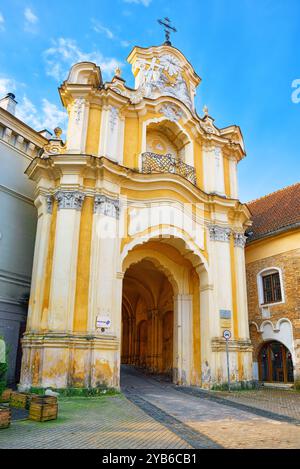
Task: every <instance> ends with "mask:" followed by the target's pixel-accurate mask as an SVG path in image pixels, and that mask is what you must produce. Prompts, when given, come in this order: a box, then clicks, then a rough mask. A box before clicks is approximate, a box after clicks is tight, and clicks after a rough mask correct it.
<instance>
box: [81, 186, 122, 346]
mask: <svg viewBox="0 0 300 469" xmlns="http://www.w3.org/2000/svg"><path fill="white" fill-rule="evenodd" d="M118 229H119V202H118V200H117V199H111V198H109V197H106V196H104V195H98V196H96V197H95V205H94V217H93V233H92V250H91V259H92V262H91V280H90V292H89V319H88V330H89V331H90V332H95V328H96V317H97V316H98V315H100V316H101V315H105V316H109V317H110V319H111V328H110V329H109V330H108V331H107V332H108V333H109V334H112V335H115V336H117V337H118V338H120V337H121V309H122V308H121V305H122V276H121V277H120V276H118V275H117V260H118V255H119V249H120V239H119V234H118Z"/></svg>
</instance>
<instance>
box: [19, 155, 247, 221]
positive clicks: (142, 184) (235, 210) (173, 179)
mask: <svg viewBox="0 0 300 469" xmlns="http://www.w3.org/2000/svg"><path fill="white" fill-rule="evenodd" d="M26 174H27V175H28V176H29V178H30V179H32V180H34V181H36V182H38V183H39V181H40V180H41V179H42V180H43V187H44V189H43V191H44V192H45V180H48V181H49V187H51V185H52V186H53V182H54V181H55V180H57V179H59V178H60V177H61V176H62V175H63V174H73V175H74V174H77V175H78V176H80V179H81V180H82V179H83V178H84V177H88V178H92V179H94V180H97V179H99V178H100V179H102V180H104V179H106V180H110V181H111V182H112V183H113V184H116V186H119V187H121V188H122V191H126V190H132V191H140V192H141V194H143V193H145V194H146V193H149V192H151V191H155V190H160V191H163V190H171V191H174V192H176V193H178V194H179V195H180V196H181V197H183V198H184V199H185V200H186V203H194V204H197V203H199V204H201V203H203V204H205V205H209V206H210V210H211V211H215V210H216V209H217V208H218V207H222V210H223V211H227V212H228V213H231V212H232V214H236V216H237V217H238V219H239V220H240V223H242V224H243V223H245V222H246V221H247V220H248V219H249V213H248V210H247V207H246V206H245V205H243V204H241V203H240V202H239V201H238V200H236V199H229V198H226V197H222V196H219V195H217V194H206V193H205V192H203V191H202V190H201V189H200V188H199V187H197V186H194V185H193V184H192V183H190V182H188V181H187V180H186V179H184V178H182V177H181V176H179V175H176V174H169V173H157V174H156V173H155V174H144V173H141V172H139V171H138V170H134V169H130V168H126V167H125V166H121V165H119V164H117V163H115V162H113V161H111V160H109V159H108V158H106V157H96V156H91V155H78V154H75V155H73V154H59V155H52V156H51V157H49V158H47V159H42V158H35V159H34V160H33V161H32V162H31V164H30V165H29V167H28V168H27V170H26ZM59 188H60V189H61V190H70V191H71V190H73V191H74V190H79V191H82V192H84V193H87V192H88V193H89V194H90V195H93V194H96V193H97V191H96V190H95V189H91V188H85V187H83V186H82V185H79V184H77V185H72V184H70V185H66V184H64V185H63V186H59ZM53 191H54V190H53V189H52V191H51V190H48V192H52V193H53ZM146 198H147V197H146ZM237 217H235V220H237V221H238V219H237Z"/></svg>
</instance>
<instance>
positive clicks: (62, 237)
mask: <svg viewBox="0 0 300 469" xmlns="http://www.w3.org/2000/svg"><path fill="white" fill-rule="evenodd" d="M84 197H85V196H84V194H83V193H81V192H79V191H63V190H62V191H58V192H57V193H56V194H55V199H56V200H57V203H58V212H57V221H56V232H55V247H54V254H53V267H52V278H51V290H50V305H49V330H51V331H55V332H72V330H73V314H74V301H75V290H76V267H77V253H78V240H79V226H80V215H81V213H80V211H81V207H82V202H83V200H84Z"/></svg>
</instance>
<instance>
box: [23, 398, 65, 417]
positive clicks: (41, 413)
mask: <svg viewBox="0 0 300 469" xmlns="http://www.w3.org/2000/svg"><path fill="white" fill-rule="evenodd" d="M57 413H58V405H57V404H45V403H44V402H42V399H41V400H40V402H38V401H33V400H32V401H31V404H30V407H29V418H30V420H35V421H37V422H46V421H48V420H56V419H57Z"/></svg>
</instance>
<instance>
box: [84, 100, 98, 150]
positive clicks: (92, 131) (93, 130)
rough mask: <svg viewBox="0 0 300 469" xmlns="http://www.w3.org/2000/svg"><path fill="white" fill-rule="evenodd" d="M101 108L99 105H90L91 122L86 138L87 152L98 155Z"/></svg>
mask: <svg viewBox="0 0 300 469" xmlns="http://www.w3.org/2000/svg"><path fill="white" fill-rule="evenodd" d="M100 122H101V109H100V107H99V106H94V105H91V106H90V110H89V122H88V130H87V138H86V153H89V154H91V155H98V148H99V139H100Z"/></svg>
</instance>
